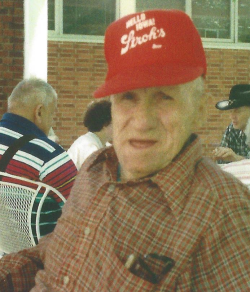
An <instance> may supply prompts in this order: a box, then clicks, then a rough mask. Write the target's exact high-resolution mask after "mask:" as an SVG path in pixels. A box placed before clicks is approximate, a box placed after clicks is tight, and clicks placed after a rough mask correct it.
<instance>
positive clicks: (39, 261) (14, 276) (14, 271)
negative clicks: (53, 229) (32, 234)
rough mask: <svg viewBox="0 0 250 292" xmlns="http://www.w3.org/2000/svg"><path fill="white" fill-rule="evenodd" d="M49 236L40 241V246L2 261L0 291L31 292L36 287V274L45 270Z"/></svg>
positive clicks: (5, 257) (0, 262) (11, 255)
mask: <svg viewBox="0 0 250 292" xmlns="http://www.w3.org/2000/svg"><path fill="white" fill-rule="evenodd" d="M49 238H50V235H49V236H46V237H44V238H42V239H41V240H40V243H39V245H37V246H35V247H33V248H30V249H26V250H23V251H20V252H18V253H12V254H8V255H4V256H3V257H2V258H1V260H0V291H1V292H23V291H30V289H31V288H32V287H34V285H35V275H36V273H37V272H38V271H39V270H41V269H43V259H44V251H45V248H46V245H47V244H48V240H49Z"/></svg>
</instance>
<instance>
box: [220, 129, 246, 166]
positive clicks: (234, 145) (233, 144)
mask: <svg viewBox="0 0 250 292" xmlns="http://www.w3.org/2000/svg"><path fill="white" fill-rule="evenodd" d="M220 146H221V147H227V148H231V149H232V150H233V152H234V153H235V154H237V155H240V156H243V157H245V158H250V147H249V146H248V145H247V144H246V134H245V133H244V132H243V131H241V130H238V129H234V127H233V124H230V125H229V126H228V127H227V129H226V131H225V133H224V135H223V137H222V140H221V143H220ZM218 163H219V164H224V163H228V162H224V161H222V160H219V161H218Z"/></svg>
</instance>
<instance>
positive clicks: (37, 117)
mask: <svg viewBox="0 0 250 292" xmlns="http://www.w3.org/2000/svg"><path fill="white" fill-rule="evenodd" d="M42 112H43V104H38V105H37V106H36V107H35V109H34V123H35V124H36V125H37V124H38V125H39V124H41V122H42Z"/></svg>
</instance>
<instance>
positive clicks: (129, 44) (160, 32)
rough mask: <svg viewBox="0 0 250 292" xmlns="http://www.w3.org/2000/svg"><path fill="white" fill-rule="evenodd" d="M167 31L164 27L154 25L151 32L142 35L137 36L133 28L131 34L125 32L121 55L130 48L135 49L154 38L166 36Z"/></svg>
mask: <svg viewBox="0 0 250 292" xmlns="http://www.w3.org/2000/svg"><path fill="white" fill-rule="evenodd" d="M165 36H166V33H165V31H164V29H163V28H160V29H157V27H155V26H154V27H152V28H151V30H150V32H149V34H146V33H145V34H144V35H142V36H135V31H134V30H131V31H130V32H129V34H125V35H123V36H122V37H121V44H122V45H125V47H123V48H122V49H121V55H124V54H126V53H127V52H128V50H130V49H134V48H136V47H137V45H139V46H140V45H142V44H145V43H147V42H149V41H152V40H157V39H159V38H164V37H165Z"/></svg>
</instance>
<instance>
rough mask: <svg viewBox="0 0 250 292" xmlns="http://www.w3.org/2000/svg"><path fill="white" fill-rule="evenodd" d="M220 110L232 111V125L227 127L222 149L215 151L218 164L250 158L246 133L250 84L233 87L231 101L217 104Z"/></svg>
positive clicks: (249, 108)
mask: <svg viewBox="0 0 250 292" xmlns="http://www.w3.org/2000/svg"><path fill="white" fill-rule="evenodd" d="M216 108H217V109H219V110H230V117H231V120H232V123H231V124H230V125H229V126H228V127H227V129H226V131H225V133H224V135H223V138H222V141H221V144H220V147H217V148H216V149H215V150H214V151H213V155H214V158H215V159H216V160H218V163H228V162H233V161H239V160H242V159H246V158H247V159H248V158H250V147H249V145H247V144H246V135H245V133H244V131H245V128H246V125H247V121H248V119H249V117H250V84H237V85H235V86H233V87H232V89H231V91H230V94H229V99H228V100H223V101H220V102H218V103H217V104H216Z"/></svg>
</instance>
